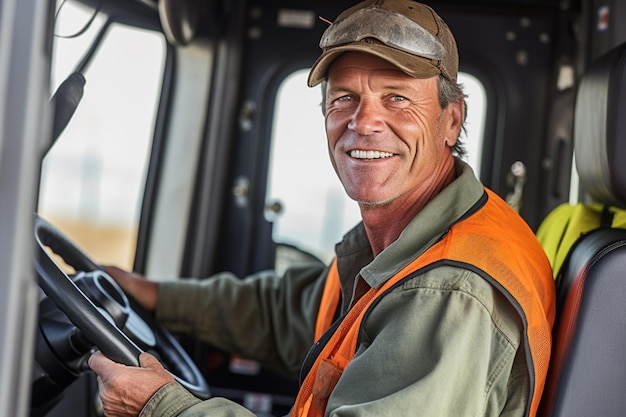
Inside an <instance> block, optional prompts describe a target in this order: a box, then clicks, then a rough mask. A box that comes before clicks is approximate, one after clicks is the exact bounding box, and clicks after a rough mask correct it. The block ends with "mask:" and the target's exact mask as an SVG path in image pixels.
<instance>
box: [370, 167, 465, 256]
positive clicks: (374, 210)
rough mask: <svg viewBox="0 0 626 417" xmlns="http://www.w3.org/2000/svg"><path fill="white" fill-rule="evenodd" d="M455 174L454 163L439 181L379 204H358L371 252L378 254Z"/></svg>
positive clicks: (394, 239) (396, 237) (452, 179)
mask: <svg viewBox="0 0 626 417" xmlns="http://www.w3.org/2000/svg"><path fill="white" fill-rule="evenodd" d="M455 178H456V174H455V170H454V164H453V165H452V167H451V169H449V170H448V171H447V172H446V175H445V176H444V177H443V179H442V181H439V182H437V183H434V184H430V185H429V186H425V187H422V188H420V189H416V190H415V191H413V192H411V193H409V194H407V195H404V196H401V197H399V198H396V199H394V200H393V201H391V202H389V203H385V204H380V205H370V204H364V203H361V204H359V206H360V209H361V217H362V219H363V224H364V226H365V232H366V233H367V238H368V240H369V242H370V246H371V247H372V251H373V253H374V256H377V255H378V254H379V253H381V252H382V251H383V250H384V249H385V248H387V247H388V246H389V245H391V244H392V243H393V242H394V241H396V239H398V237H399V236H400V233H402V231H403V230H404V229H405V228H406V226H407V225H408V224H409V222H411V220H412V219H413V218H414V217H415V216H416V215H417V214H418V213H419V212H420V211H421V210H422V209H423V208H424V206H425V205H426V204H427V203H428V202H429V201H430V200H432V199H433V198H434V197H435V196H436V195H437V194H439V192H440V191H441V190H443V189H444V188H445V187H447V186H448V185H449V184H450V183H451V182H452V181H454V179H455Z"/></svg>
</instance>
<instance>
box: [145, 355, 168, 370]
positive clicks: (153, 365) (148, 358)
mask: <svg viewBox="0 0 626 417" xmlns="http://www.w3.org/2000/svg"><path fill="white" fill-rule="evenodd" d="M139 365H140V366H141V367H142V368H148V369H161V368H163V365H161V362H159V360H158V359H157V358H156V357H155V356H154V355H151V354H150V353H148V352H141V354H140V355H139Z"/></svg>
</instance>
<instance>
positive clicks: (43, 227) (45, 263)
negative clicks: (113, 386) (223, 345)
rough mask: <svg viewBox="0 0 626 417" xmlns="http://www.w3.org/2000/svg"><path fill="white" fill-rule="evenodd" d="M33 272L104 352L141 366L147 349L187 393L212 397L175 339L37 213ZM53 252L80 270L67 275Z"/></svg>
mask: <svg viewBox="0 0 626 417" xmlns="http://www.w3.org/2000/svg"><path fill="white" fill-rule="evenodd" d="M35 240H36V242H37V247H36V254H35V270H36V272H37V274H38V276H39V286H40V287H41V289H42V290H43V291H44V292H45V293H46V295H47V296H48V297H49V298H50V299H52V300H53V301H54V303H55V304H56V305H57V307H58V308H59V309H60V310H61V311H62V312H63V313H65V315H66V316H67V317H68V318H69V320H70V321H71V322H72V323H73V324H74V325H75V326H76V327H77V328H78V329H79V330H80V332H81V333H82V335H83V336H84V338H86V339H87V340H88V341H89V342H91V343H93V344H94V345H95V346H96V347H97V348H98V349H99V350H100V351H101V352H102V353H103V354H104V355H105V356H107V357H108V358H109V359H112V360H114V361H115V362H119V363H122V364H125V365H132V366H139V355H140V353H141V352H142V351H147V352H150V353H152V354H153V355H155V356H156V357H158V358H159V359H160V360H161V362H162V363H163V365H164V366H165V368H166V369H167V370H168V371H169V372H170V373H171V374H172V375H173V376H174V378H175V379H176V380H177V381H178V382H179V383H180V384H181V385H183V386H184V387H185V388H186V389H187V390H188V391H190V392H191V393H192V394H194V395H195V396H197V397H199V398H208V397H209V396H210V393H209V387H208V384H207V383H206V381H205V380H204V377H203V376H202V374H201V373H200V371H199V370H198V368H197V366H196V365H195V364H194V362H193V361H192V360H191V358H190V357H189V356H188V355H187V353H186V352H185V350H184V349H183V348H182V347H181V346H180V344H179V343H178V341H177V340H176V339H175V338H174V337H173V336H172V335H171V334H170V333H169V332H168V331H167V330H166V329H165V328H163V327H162V326H161V325H160V324H158V323H157V322H156V320H155V319H154V318H153V317H152V316H151V315H150V314H148V313H147V312H146V311H145V310H144V309H143V308H142V307H141V306H139V304H138V303H135V302H133V300H130V299H129V298H128V297H127V296H126V294H124V292H123V291H122V290H121V288H120V287H119V286H118V285H117V284H116V283H115V281H114V280H113V279H112V278H111V277H110V276H108V274H106V273H105V272H104V271H103V270H102V268H101V267H100V266H99V265H98V264H97V263H95V262H94V261H93V260H91V258H90V257H89V256H88V255H86V254H85V253H84V252H83V251H82V250H81V249H79V248H78V247H77V246H76V245H75V244H74V243H72V242H71V241H70V240H69V239H68V238H67V237H65V236H64V235H63V234H62V233H61V232H59V231H58V230H57V229H56V228H54V227H53V226H52V225H51V224H49V223H48V222H46V221H45V220H43V219H42V218H40V217H38V216H36V218H35ZM46 247H47V248H49V249H50V251H52V253H54V254H56V255H58V256H60V257H61V258H62V259H63V260H64V261H65V262H66V263H67V264H68V265H70V266H72V267H73V268H74V269H75V270H76V271H79V272H78V273H77V274H76V276H75V277H74V278H73V279H72V278H70V277H69V276H68V275H67V274H66V273H65V272H64V271H63V270H62V269H61V268H60V267H59V266H58V265H57V264H56V262H55V261H54V260H53V258H52V256H51V254H50V253H49V251H48V250H46Z"/></svg>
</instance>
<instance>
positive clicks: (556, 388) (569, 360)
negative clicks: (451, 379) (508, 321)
mask: <svg viewBox="0 0 626 417" xmlns="http://www.w3.org/2000/svg"><path fill="white" fill-rule="evenodd" d="M625 72H626V43H625V44H622V45H620V46H618V47H617V48H614V49H613V50H611V51H610V52H609V53H608V54H606V55H604V56H602V57H601V58H600V59H598V60H597V61H595V62H594V63H593V64H592V65H591V66H590V68H589V70H588V71H587V72H586V74H585V75H584V76H583V79H582V81H581V84H580V86H579V89H578V92H577V97H576V111H575V116H574V117H575V121H574V149H575V156H576V169H577V171H578V174H579V177H580V183H581V186H582V189H583V190H584V192H585V194H586V196H587V197H588V198H589V199H590V200H592V201H593V202H594V203H595V204H596V205H597V204H598V203H600V204H601V205H602V207H604V210H603V213H602V214H603V215H602V217H603V221H602V222H601V223H602V224H603V225H604V226H600V227H598V228H596V229H595V230H592V231H588V230H584V231H583V232H584V233H582V235H581V237H580V238H578V240H576V242H575V243H574V244H573V245H572V246H571V248H570V249H569V252H568V254H567V257H566V258H565V260H564V262H563V266H562V267H561V268H560V270H559V271H560V272H559V275H558V277H557V286H558V287H557V317H556V323H555V328H554V343H553V354H552V359H551V364H550V370H549V373H548V380H547V382H546V387H545V390H544V394H543V397H542V401H541V405H540V411H539V414H538V415H539V416H541V417H591V416H594V417H595V416H603V417H613V416H614V417H617V416H620V417H623V416H626V230H625V229H622V228H616V227H615V224H614V223H612V222H611V218H612V217H613V216H614V215H615V213H616V212H620V211H621V210H625V209H626V74H625ZM619 214H620V215H622V214H623V212H622V213H619ZM569 226H570V227H571V225H569Z"/></svg>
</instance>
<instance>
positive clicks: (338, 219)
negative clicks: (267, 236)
mask: <svg viewBox="0 0 626 417" xmlns="http://www.w3.org/2000/svg"><path fill="white" fill-rule="evenodd" d="M307 75H308V70H301V71H297V72H294V73H293V74H291V75H290V76H289V77H287V78H286V79H285V80H284V82H283V84H282V85H281V87H280V89H279V91H278V96H277V99H276V109H275V113H274V114H275V116H274V124H273V129H274V130H273V137H272V153H271V156H270V158H271V159H270V172H269V176H268V188H267V189H268V191H267V201H275V200H277V201H280V202H281V204H282V206H283V212H282V214H281V215H280V216H278V217H277V218H276V219H273V220H274V228H273V239H274V241H275V242H277V243H286V244H289V245H295V246H297V247H299V248H300V249H302V250H305V251H307V252H310V253H312V254H314V255H316V256H317V257H319V258H320V259H322V260H323V261H325V262H327V261H329V260H330V259H331V258H332V257H333V255H334V245H335V243H337V242H339V241H340V240H341V237H342V236H343V235H344V234H345V233H346V232H347V231H348V230H349V229H350V228H351V227H352V226H354V225H355V224H356V223H357V222H359V221H360V219H361V217H360V213H359V208H358V205H357V204H356V203H355V202H354V201H352V200H351V199H349V198H348V197H347V196H346V194H345V192H344V191H343V187H342V185H341V183H340V182H339V179H338V178H337V176H336V175H335V171H334V170H333V168H332V166H331V164H330V160H329V158H328V151H327V147H326V134H325V132H324V117H323V115H322V110H321V107H320V103H321V93H320V89H319V88H308V87H307V85H306V77H307ZM459 82H460V83H462V84H463V87H464V91H465V92H466V94H467V95H468V98H467V102H468V108H469V109H470V111H468V116H467V137H465V138H464V141H465V144H466V148H467V150H468V155H467V158H466V160H467V161H468V162H469V163H470V165H471V166H472V167H473V168H474V170H475V171H476V173H477V175H478V176H479V175H480V155H481V152H482V143H483V130H484V120H485V109H486V107H485V91H484V88H483V87H482V85H481V83H480V81H478V79H476V78H475V77H473V76H471V75H469V74H464V73H463V74H459ZM294 103H297V105H294Z"/></svg>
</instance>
